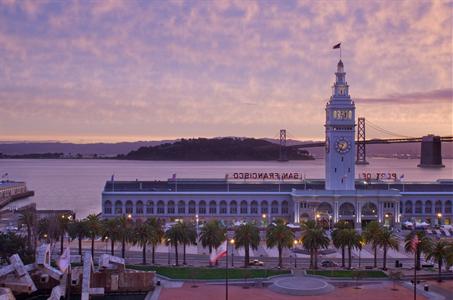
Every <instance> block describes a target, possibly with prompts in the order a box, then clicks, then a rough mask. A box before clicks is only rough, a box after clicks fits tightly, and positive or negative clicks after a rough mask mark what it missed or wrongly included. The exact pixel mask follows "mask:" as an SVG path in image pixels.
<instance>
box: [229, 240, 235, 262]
mask: <svg viewBox="0 0 453 300" xmlns="http://www.w3.org/2000/svg"><path fill="white" fill-rule="evenodd" d="M230 244H231V266H232V267H234V253H233V252H234V239H231V240H230Z"/></svg>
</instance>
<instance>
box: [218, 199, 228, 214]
mask: <svg viewBox="0 0 453 300" xmlns="http://www.w3.org/2000/svg"><path fill="white" fill-rule="evenodd" d="M226 213H227V203H226V201H225V200H223V201H221V202H220V214H221V215H225V214H226Z"/></svg>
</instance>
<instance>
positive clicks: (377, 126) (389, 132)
mask: <svg viewBox="0 0 453 300" xmlns="http://www.w3.org/2000/svg"><path fill="white" fill-rule="evenodd" d="M365 123H366V124H367V125H369V126H370V127H371V128H373V129H375V130H377V131H380V132H382V133H386V134H388V135H391V136H395V137H400V138H413V137H412V136H407V135H403V134H398V133H395V132H393V131H390V130H387V129H384V128H382V127H380V126H379V125H377V124H375V123H373V122H371V121H369V120H367V119H365Z"/></svg>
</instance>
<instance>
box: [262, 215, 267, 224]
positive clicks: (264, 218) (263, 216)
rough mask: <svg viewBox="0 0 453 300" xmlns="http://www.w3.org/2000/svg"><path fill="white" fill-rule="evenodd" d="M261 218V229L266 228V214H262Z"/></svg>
mask: <svg viewBox="0 0 453 300" xmlns="http://www.w3.org/2000/svg"><path fill="white" fill-rule="evenodd" d="M261 217H262V218H263V227H266V218H267V215H266V214H262V215H261Z"/></svg>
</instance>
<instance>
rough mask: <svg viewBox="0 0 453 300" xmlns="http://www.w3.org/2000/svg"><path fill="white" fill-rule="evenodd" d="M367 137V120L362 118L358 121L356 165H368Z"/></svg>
mask: <svg viewBox="0 0 453 300" xmlns="http://www.w3.org/2000/svg"><path fill="white" fill-rule="evenodd" d="M365 141H366V136H365V118H363V117H360V118H359V119H358V121H357V141H356V145H357V158H356V161H355V164H356V165H368V164H369V163H368V162H367V161H366V144H365Z"/></svg>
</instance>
